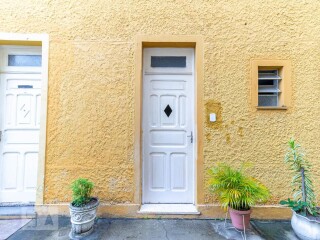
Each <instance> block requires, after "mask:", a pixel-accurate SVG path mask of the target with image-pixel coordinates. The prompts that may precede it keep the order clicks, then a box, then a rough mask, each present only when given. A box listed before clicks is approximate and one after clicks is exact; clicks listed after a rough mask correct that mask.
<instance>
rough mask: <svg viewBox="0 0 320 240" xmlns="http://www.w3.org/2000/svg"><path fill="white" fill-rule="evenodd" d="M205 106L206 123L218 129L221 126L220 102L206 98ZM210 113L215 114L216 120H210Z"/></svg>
mask: <svg viewBox="0 0 320 240" xmlns="http://www.w3.org/2000/svg"><path fill="white" fill-rule="evenodd" d="M205 108H206V125H207V127H209V128H212V129H219V130H221V129H222V128H223V125H222V106H221V103H220V102H216V101H214V100H208V101H207V102H206V104H205ZM210 113H215V114H216V121H215V122H210V118H209V117H210Z"/></svg>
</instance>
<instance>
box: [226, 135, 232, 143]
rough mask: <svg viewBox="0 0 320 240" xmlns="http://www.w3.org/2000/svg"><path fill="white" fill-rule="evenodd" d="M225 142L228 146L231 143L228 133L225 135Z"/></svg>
mask: <svg viewBox="0 0 320 240" xmlns="http://www.w3.org/2000/svg"><path fill="white" fill-rule="evenodd" d="M226 142H227V143H228V144H230V143H231V135H230V133H226Z"/></svg>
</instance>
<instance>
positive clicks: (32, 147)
mask: <svg viewBox="0 0 320 240" xmlns="http://www.w3.org/2000/svg"><path fill="white" fill-rule="evenodd" d="M0 87H1V100H0V103H1V107H0V110H1V115H0V118H1V119H0V125H1V128H0V131H1V142H0V147H1V148H0V202H35V199H36V186H37V170H38V151H39V129H40V103H41V74H30V73H26V74H22V73H19V74H2V76H1V82H0Z"/></svg>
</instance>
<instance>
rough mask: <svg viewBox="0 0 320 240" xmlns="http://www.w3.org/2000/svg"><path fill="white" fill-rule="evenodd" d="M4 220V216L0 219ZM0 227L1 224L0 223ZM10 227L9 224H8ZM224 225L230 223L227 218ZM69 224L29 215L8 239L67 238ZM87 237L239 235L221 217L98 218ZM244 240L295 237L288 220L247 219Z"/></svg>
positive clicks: (155, 239)
mask: <svg viewBox="0 0 320 240" xmlns="http://www.w3.org/2000/svg"><path fill="white" fill-rule="evenodd" d="M1 221H5V220H0V223H1ZM0 226H2V227H3V225H0ZM8 227H9V228H10V226H8ZM227 227H231V224H230V223H229V222H228V224H227ZM70 228H71V224H70V219H69V218H68V217H62V216H47V217H39V218H36V219H32V220H31V221H30V222H28V223H27V224H26V225H25V226H24V227H22V228H21V229H19V230H17V231H16V232H15V233H14V234H12V235H11V236H10V237H9V238H8V239H10V240H23V239H26V240H27V239H28V240H32V239H39V240H49V239H52V240H53V239H54V240H60V239H61V240H62V239H63V240H64V239H69V237H68V234H69V232H70ZM85 239H88V240H95V239H96V240H98V239H99V240H100V239H110V240H124V239H126V240H128V239H139V240H160V239H166V240H189V239H190V240H207V239H208V240H209V239H210V240H212V239H215V240H220V239H221V240H222V239H235V240H236V239H242V236H241V233H239V232H237V231H235V230H234V229H226V228H225V226H224V221H221V220H184V219H98V220H97V221H96V224H95V229H94V232H93V234H92V235H91V236H89V237H87V238H85ZM247 239H248V240H259V239H276V240H281V239H283V240H295V239H297V238H296V237H295V235H294V233H293V231H292V229H291V226H290V222H289V221H258V220H253V221H251V227H250V230H249V231H248V232H247Z"/></svg>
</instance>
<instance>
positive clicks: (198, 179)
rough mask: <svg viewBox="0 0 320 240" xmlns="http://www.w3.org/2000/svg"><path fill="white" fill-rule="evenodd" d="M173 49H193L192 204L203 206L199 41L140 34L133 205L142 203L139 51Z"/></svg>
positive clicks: (138, 62) (139, 66) (139, 59)
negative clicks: (193, 143) (149, 48)
mask: <svg viewBox="0 0 320 240" xmlns="http://www.w3.org/2000/svg"><path fill="white" fill-rule="evenodd" d="M145 47H156V48H161V47H174V48H194V50H195V51H194V63H195V69H194V78H195V83H194V87H195V88H194V120H195V122H194V129H195V134H196V138H195V139H196V144H195V147H194V156H195V157H194V161H195V162H194V203H195V204H196V205H199V204H203V203H204V172H203V171H204V166H203V114H204V111H203V110H204V106H203V38H202V36H199V35H142V36H137V38H136V53H135V67H136V68H135V96H134V98H135V104H134V105H135V108H134V111H135V113H134V173H135V179H134V181H135V182H134V184H135V193H134V203H135V204H139V205H141V204H142V177H143V175H142V164H143V163H142V161H143V159H142V158H143V152H142V110H143V107H142V97H143V48H145Z"/></svg>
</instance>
